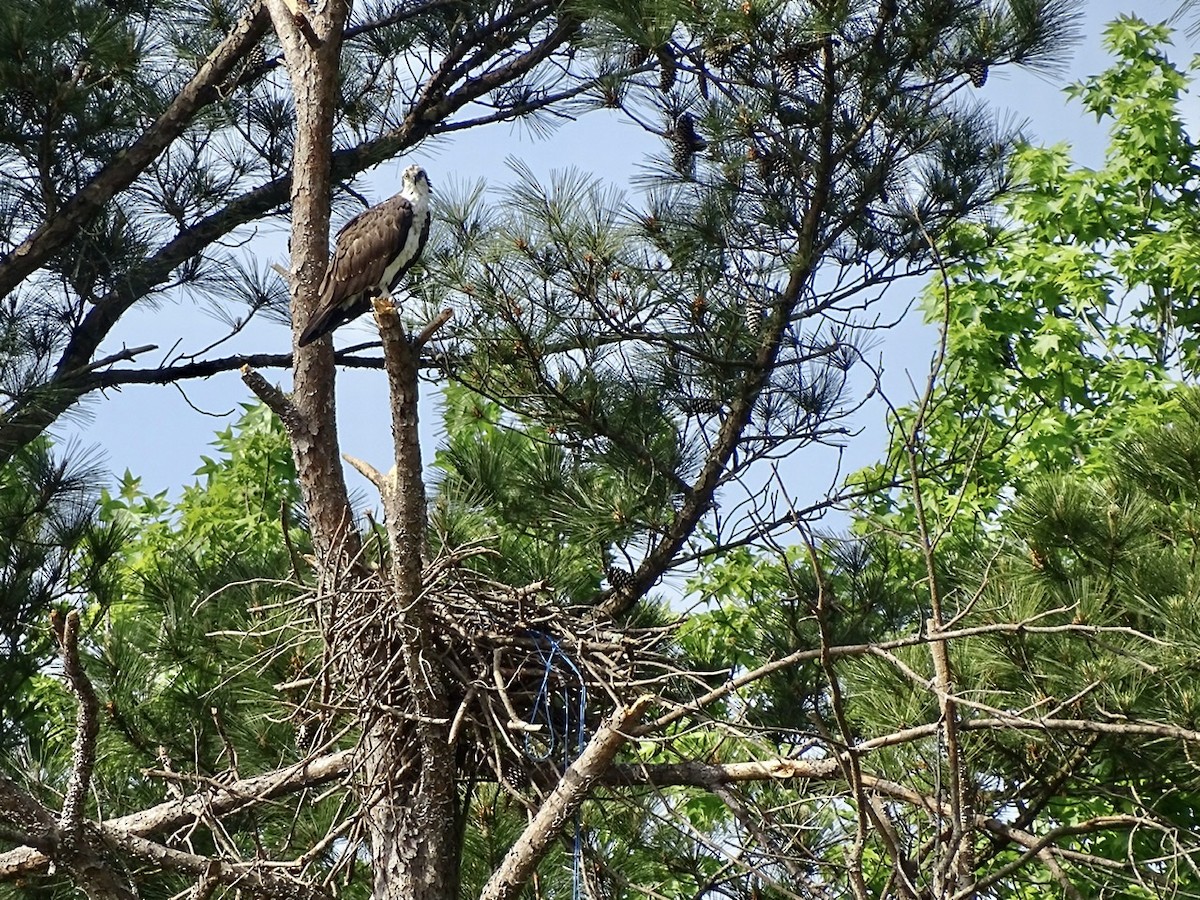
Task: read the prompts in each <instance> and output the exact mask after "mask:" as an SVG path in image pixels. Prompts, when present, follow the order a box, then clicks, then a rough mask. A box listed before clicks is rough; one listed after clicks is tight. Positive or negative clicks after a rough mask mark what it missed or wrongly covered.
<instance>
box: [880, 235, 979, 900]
mask: <svg viewBox="0 0 1200 900" xmlns="http://www.w3.org/2000/svg"><path fill="white" fill-rule="evenodd" d="M917 226H918V227H919V228H921V233H922V234H923V235H924V236H925V241H926V243H928V245H929V248H930V251H931V252H932V254H933V258H934V261H935V264H936V265H937V266H938V268H939V269H940V271H941V273H942V291H943V305H944V311H943V324H942V329H941V333H940V336H939V341H938V348H937V351H936V353H935V354H934V358H933V362H932V364H931V365H930V367H929V377H928V379H927V380H926V383H925V391H924V393H923V394H922V396H921V400H920V402H919V403H918V405H917V414H916V417H915V419H914V420H913V424H912V428H911V430H910V431H908V432H907V433H905V430H904V426H903V424H902V423H900V420H899V418H897V428H898V430H899V431H900V434H901V436H902V437H903V438H904V449H905V455H906V457H907V459H908V469H909V476H910V479H911V481H910V484H911V486H912V494H913V509H914V511H915V513H916V519H917V534H918V536H919V538H920V542H921V553H922V555H923V556H924V561H925V575H926V579H927V582H928V583H927V588H928V591H929V606H930V616H929V623H928V631H929V635H930V637H931V638H932V640H931V641H930V645H929V648H930V655H931V657H932V659H933V671H934V677H935V686H934V689H935V691H936V693H937V698H938V706H939V707H940V709H941V718H942V724H943V725H944V726H945V741H946V768H947V774H948V775H949V777H950V809H951V814H952V830H951V835H950V843H949V847H948V848H947V851H948V852H947V854H946V856H945V858H944V859H943V860H942V862H941V865H939V866H938V868H937V871H936V873H935V878H934V890H935V891H938V892H939V893H940V892H941V891H942V881H943V880H944V879H946V878H948V877H950V874H951V871H952V870H954V873H955V886H956V889H957V890H961V889H962V888H963V887H964V886H965V885H966V883H967V881H968V878H969V877H970V872H971V869H972V861H971V858H970V848H969V841H968V839H967V837H966V827H967V819H968V816H969V811H968V809H967V797H966V793H965V788H964V784H963V782H964V779H963V774H964V771H963V760H962V752H961V747H960V744H959V737H958V725H959V715H958V705H957V704H956V702H955V700H954V697H953V695H952V683H953V675H952V672H951V667H950V651H949V648H948V645H947V644H946V642H945V641H944V640H938V637H940V635H941V631H942V629H943V627H944V626H945V621H946V620H945V616H944V615H943V613H942V596H941V590H940V587H939V584H938V577H937V565H936V560H935V559H934V551H935V543H934V539H933V536H932V535H933V533H932V531H931V529H930V527H929V520H928V518H927V517H926V514H925V504H924V502H923V499H922V496H921V476H920V471H919V468H918V465H917V449H918V448H917V440H918V438H919V435H920V434H921V429H922V427H923V425H924V422H925V416H926V415H927V414H928V412H929V407H930V404H931V403H932V402H933V392H934V387H935V385H936V384H937V378H938V375H939V374H940V372H941V369H942V365H943V363H944V362H945V358H946V333H947V331H948V329H949V322H950V281H949V275H948V273H947V272H946V267H945V263H944V262H943V261H942V258H941V255H940V254H939V253H938V249H937V246H936V244H935V243H934V241H933V240H932V239H931V238H930V236H929V233H928V232H927V231H926V230H925V229H924V227H923V226H922V225H921V222H920V221H919V220H918V221H917Z"/></svg>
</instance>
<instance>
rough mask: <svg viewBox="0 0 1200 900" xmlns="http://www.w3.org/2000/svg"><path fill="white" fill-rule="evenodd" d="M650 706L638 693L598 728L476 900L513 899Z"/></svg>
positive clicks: (646, 699)
mask: <svg viewBox="0 0 1200 900" xmlns="http://www.w3.org/2000/svg"><path fill="white" fill-rule="evenodd" d="M652 702H653V698H652V697H651V696H649V695H643V696H641V697H639V698H638V699H637V700H635V701H634V702H633V703H632V704H630V705H629V706H627V707H623V708H621V709H618V710H616V711H615V712H614V713H613V714H612V715H611V716H609V718H608V720H607V721H605V722H604V724H602V725H601V726H600V728H599V730H598V731H597V732H596V734H595V736H594V737H593V738H592V739H591V740H590V741H588V745H587V747H585V748H584V750H583V752H582V753H581V754H579V756H578V758H576V760H575V761H574V762H573V763H571V765H570V766H569V767H568V768H567V771H566V772H565V773H564V774H563V777H562V780H561V781H559V783H558V784H557V785H556V786H555V788H554V790H552V791H551V792H550V794H549V795H548V796H547V797H546V800H545V802H543V803H542V806H541V808H540V809H539V810H538V811H537V815H535V816H534V817H533V821H531V822H530V823H529V825H528V826H527V827H526V828H525V830H524V831H523V832H522V833H521V836H520V837H519V838H517V841H516V843H515V844H513V846H512V847H511V848H510V849H509V851H508V853H507V854H505V857H504V861H503V862H502V863H501V864H500V868H498V869H497V870H496V871H495V872H494V873H493V874H492V877H491V878H489V879H488V883H487V884H486V885H485V886H484V888H483V892H482V893H481V894H480V896H479V900H512V898H514V897H516V896H517V894H518V893H519V892H520V890H521V888H522V887H523V886H524V885H525V882H526V881H528V880H529V877H530V876H531V875H532V874H533V872H534V869H535V868H536V867H537V864H538V863H539V862H540V861H541V859H542V857H543V856H544V855H545V853H546V850H547V849H548V848H549V847H550V844H551V843H553V841H554V840H555V839H556V838H557V836H558V833H559V831H560V830H561V829H562V827H563V825H564V824H566V822H567V820H568V819H570V818H571V816H572V815H574V814H575V811H576V810H577V809H579V807H580V806H581V805H582V803H583V801H584V800H585V799H586V798H587V795H588V792H589V790H590V789H591V787H592V785H594V784H595V783H596V781H597V780H598V779H599V778H600V776H601V775H603V774H604V773H605V772H606V771H608V769H609V767H611V766H612V761H613V759H614V757H616V755H617V751H618V750H620V749H621V747H623V746H624V745H625V742H626V741H627V740H628V739H629V729H630V728H631V727H632V726H634V725H636V724H637V722H638V721H639V720H640V719H641V717H642V716H643V715H644V714H645V712H646V710H647V709H649V708H650V704H651V703H652Z"/></svg>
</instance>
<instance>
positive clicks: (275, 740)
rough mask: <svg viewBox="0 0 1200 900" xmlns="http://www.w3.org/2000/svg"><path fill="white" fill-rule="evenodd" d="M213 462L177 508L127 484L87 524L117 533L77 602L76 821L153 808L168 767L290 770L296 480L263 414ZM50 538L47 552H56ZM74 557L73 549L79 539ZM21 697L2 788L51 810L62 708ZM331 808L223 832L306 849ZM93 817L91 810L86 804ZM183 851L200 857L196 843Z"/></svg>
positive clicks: (70, 716) (158, 882)
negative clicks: (97, 712)
mask: <svg viewBox="0 0 1200 900" xmlns="http://www.w3.org/2000/svg"><path fill="white" fill-rule="evenodd" d="M214 447H215V448H216V450H217V452H216V453H215V454H214V455H213V456H211V457H205V458H204V460H203V465H202V466H201V467H200V469H199V470H198V473H197V474H199V475H201V476H202V477H203V480H202V481H201V482H197V483H196V484H195V485H193V486H191V487H188V488H186V489H185V490H184V491H183V493H182V496H181V497H180V498H179V499H178V500H177V501H169V500H168V499H167V497H166V495H165V494H158V495H148V494H146V493H145V492H143V490H142V488H141V485H140V480H139V479H137V478H135V477H133V476H131V475H129V474H128V473H127V474H126V476H125V477H124V479H122V482H121V484H120V486H119V489H118V491H117V492H116V493H109V492H104V493H103V495H102V496H101V497H100V498H99V502H98V503H97V502H96V500H95V498H93V500H92V504H93V505H92V509H93V511H95V510H97V509H98V514H99V518H100V520H101V522H103V523H107V524H106V527H107V528H108V529H110V531H111V533H113V534H125V535H127V538H126V539H125V541H124V542H123V543H121V544H120V545H119V547H118V548H117V551H116V552H115V553H114V554H112V557H111V560H110V561H109V567H110V575H111V578H112V583H111V585H110V592H109V593H108V594H107V595H105V596H104V602H100V597H99V596H98V595H96V594H95V593H94V592H93V593H92V594H91V595H88V596H86V597H84V598H82V601H83V602H82V603H81V604H80V605H84V606H85V607H86V615H87V617H88V618H89V619H90V623H91V624H90V628H89V631H88V633H87V636H86V640H85V643H84V646H83V647H82V648H81V649H82V652H83V655H84V657H85V659H84V661H85V667H86V670H87V672H88V674H89V676H90V678H91V680H92V682H93V684H94V685H95V687H96V690H97V692H98V694H99V695H100V700H101V704H102V707H103V709H102V715H101V720H102V721H101V730H100V746H99V749H98V753H97V762H96V772H95V776H94V779H93V794H94V796H93V799H92V801H91V802H90V803H89V810H90V812H89V815H95V814H96V813H97V812H98V811H102V812H103V814H104V815H105V816H108V817H111V816H114V815H118V814H120V813H121V812H122V811H135V810H137V809H142V808H145V807H148V806H151V805H153V804H154V803H155V802H158V801H159V800H161V799H162V797H163V794H164V789H165V787H166V784H167V783H165V782H164V781H163V780H162V776H161V775H157V776H156V775H154V774H151V773H152V771H158V772H160V773H161V772H162V770H163V769H165V768H169V769H171V770H172V771H174V772H177V773H179V776H180V777H181V778H182V779H184V781H185V784H191V783H193V782H195V781H196V780H203V779H204V778H211V777H214V776H218V775H221V774H222V773H226V772H229V771H232V770H236V772H237V773H238V774H239V775H240V776H243V777H244V776H248V775H253V774H255V773H258V772H263V771H269V770H272V769H274V768H276V767H278V766H280V765H281V764H284V763H286V762H288V761H292V760H295V759H298V758H300V757H302V756H303V755H304V754H305V753H306V752H307V751H308V749H309V748H308V746H307V744H304V745H301V746H298V745H297V740H298V739H299V738H298V735H299V734H300V732H299V726H300V724H301V723H302V722H304V721H306V720H308V719H310V718H313V716H314V714H313V711H312V710H308V709H306V699H305V697H304V694H303V692H299V693H297V692H296V691H290V692H288V693H287V694H285V695H281V693H280V690H279V689H278V688H276V687H275V685H276V684H278V683H281V682H288V681H294V680H295V679H296V678H297V677H298V676H300V675H303V674H304V673H306V671H307V666H308V661H309V659H310V653H311V650H310V646H309V644H310V641H311V636H310V635H309V634H308V630H307V628H306V625H305V622H306V620H305V618H304V613H303V612H302V611H301V610H297V609H293V608H292V605H291V602H292V601H293V599H294V598H295V597H296V595H297V594H298V588H297V586H296V585H294V584H291V583H289V579H290V578H291V577H292V576H293V574H294V572H293V567H294V565H295V564H296V563H297V562H298V559H299V557H298V555H297V556H295V557H293V553H292V552H289V541H290V542H291V546H292V547H293V548H294V552H295V553H296V554H299V553H301V552H303V551H304V550H306V549H307V544H306V536H305V532H304V529H303V527H302V523H297V522H294V521H291V520H288V529H289V533H288V536H287V538H286V539H285V536H284V534H283V527H284V522H285V519H284V517H283V516H281V505H282V504H286V505H287V506H288V507H289V508H295V507H296V506H298V505H299V494H298V487H297V484H296V476H295V470H294V467H293V464H292V460H291V451H290V449H289V447H288V443H287V439H286V436H285V434H284V432H283V428H282V426H281V425H280V424H279V423H278V421H277V420H276V419H275V418H274V417H273V416H272V415H271V414H270V412H269V411H268V410H267V409H266V408H265V407H262V406H257V405H255V406H247V407H246V410H245V413H244V414H243V416H242V417H241V418H240V419H239V420H238V422H237V423H236V424H234V425H233V426H231V427H230V428H228V429H226V430H225V431H222V432H220V433H219V434H218V435H217V437H216V440H215V442H214ZM59 539H60V540H61V539H63V538H62V537H60V538H59ZM75 543H76V545H79V546H81V547H84V548H86V547H88V544H87V541H86V539H80V540H76V542H75ZM22 698H23V700H24V702H25V704H26V707H27V709H26V712H25V714H24V717H23V719H22V722H21V724H22V730H21V742H20V743H19V744H17V745H16V746H14V747H12V748H8V749H9V752H8V753H7V754H6V755H5V756H4V757H3V760H2V765H3V768H4V769H5V770H7V772H8V773H9V774H10V775H14V776H16V777H18V778H19V779H21V780H24V781H26V782H27V783H28V785H29V787H30V788H31V789H32V790H33V791H34V792H35V793H36V794H37V795H39V796H41V797H42V798H43V799H44V800H45V801H46V802H47V804H48V805H49V807H50V808H51V809H54V808H56V807H57V805H58V802H59V801H58V800H57V799H56V796H58V795H60V794H61V791H62V790H63V787H64V785H65V781H66V778H67V775H68V772H67V770H66V767H67V765H68V763H69V760H70V759H71V744H72V741H73V740H74V737H75V704H74V702H73V700H72V698H71V697H70V696H69V694H67V693H66V691H65V689H64V687H63V685H62V682H61V679H60V678H59V677H57V676H52V675H50V674H49V673H45V674H40V675H38V676H36V677H35V678H34V679H33V681H32V683H31V684H30V685H29V687H28V688H27V690H26V691H25V692H24V693H23V695H22ZM337 802H338V801H337V799H336V798H332V799H330V800H329V801H327V802H325V803H321V804H315V805H314V804H311V803H305V804H304V805H303V806H302V808H300V810H299V811H297V809H296V808H295V807H294V806H293V805H291V804H289V803H286V802H285V803H283V804H281V805H279V806H277V807H275V808H273V809H271V810H264V811H261V812H259V813H258V814H256V819H255V822H254V825H253V827H251V828H248V829H239V830H237V835H238V837H237V840H238V841H240V842H242V846H241V851H242V852H243V853H244V854H247V855H250V856H252V855H254V854H255V853H256V852H257V850H256V842H258V843H260V844H261V847H263V848H269V850H270V852H271V853H273V854H279V853H286V852H287V848H288V847H291V846H297V847H303V848H308V847H310V846H312V844H313V843H314V842H315V841H316V840H317V839H319V838H320V836H322V835H323V834H324V833H325V829H326V828H327V827H328V825H329V822H330V818H331V817H332V816H333V815H334V813H335V810H336V806H337ZM93 803H94V804H95V807H94V808H93V806H92V804H93ZM192 839H193V841H194V842H195V847H196V852H215V851H216V847H217V845H216V844H215V843H214V841H216V840H218V838H216V837H215V836H214V835H212V834H211V833H210V832H208V830H207V829H204V828H201V829H198V830H197V831H196V832H194V834H193V837H192ZM140 887H143V890H142V893H143V895H144V896H164V897H165V896H169V895H170V894H172V893H174V892H175V891H176V890H178V889H179V888H178V885H177V884H176V881H175V880H174V879H173V878H170V877H166V878H163V877H157V878H156V879H151V880H148V881H147V883H146V885H145V886H140Z"/></svg>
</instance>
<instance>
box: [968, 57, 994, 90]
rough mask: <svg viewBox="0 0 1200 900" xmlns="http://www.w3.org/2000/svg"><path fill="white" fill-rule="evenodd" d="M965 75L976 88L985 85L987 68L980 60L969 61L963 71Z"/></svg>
mask: <svg viewBox="0 0 1200 900" xmlns="http://www.w3.org/2000/svg"><path fill="white" fill-rule="evenodd" d="M963 71H964V72H966V73H967V77H968V78H970V79H971V84H972V85H973V86H975V87H977V88H981V87H983V86H984V85H985V84H987V77H988V67H987V63H985V62H984V61H983V60H982V59H970V60H968V61H967V65H966V68H965V69H963Z"/></svg>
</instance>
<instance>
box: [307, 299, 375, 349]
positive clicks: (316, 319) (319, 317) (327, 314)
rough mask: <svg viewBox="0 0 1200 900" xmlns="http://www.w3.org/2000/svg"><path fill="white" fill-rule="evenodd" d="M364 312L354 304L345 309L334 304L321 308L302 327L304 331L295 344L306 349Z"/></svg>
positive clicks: (344, 306) (342, 305)
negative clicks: (352, 306) (353, 306)
mask: <svg viewBox="0 0 1200 900" xmlns="http://www.w3.org/2000/svg"><path fill="white" fill-rule="evenodd" d="M365 311H366V310H365V309H364V308H362V307H361V306H359V305H357V304H355V308H347V306H346V305H344V304H340V303H334V304H331V305H329V306H322V307H321V308H320V309H318V310H317V311H316V312H314V313H313V315H312V318H310V319H309V320H308V324H307V325H305V326H304V331H302V332H300V340H298V341H297V342H296V343H297V344H298V345H299V346H301V347H307V346H308V345H309V344H311V343H312V342H313V341H315V340H317V338H322V337H324V336H325V335H327V334H332V333H333V331H334V330H335V329H336V328H338V327H339V326H341V325H344V324H345V323H346V322H349V321H350V320H351V319H354V318H357V317H358V316H359V315H361V314H362V313H363V312H365Z"/></svg>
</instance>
